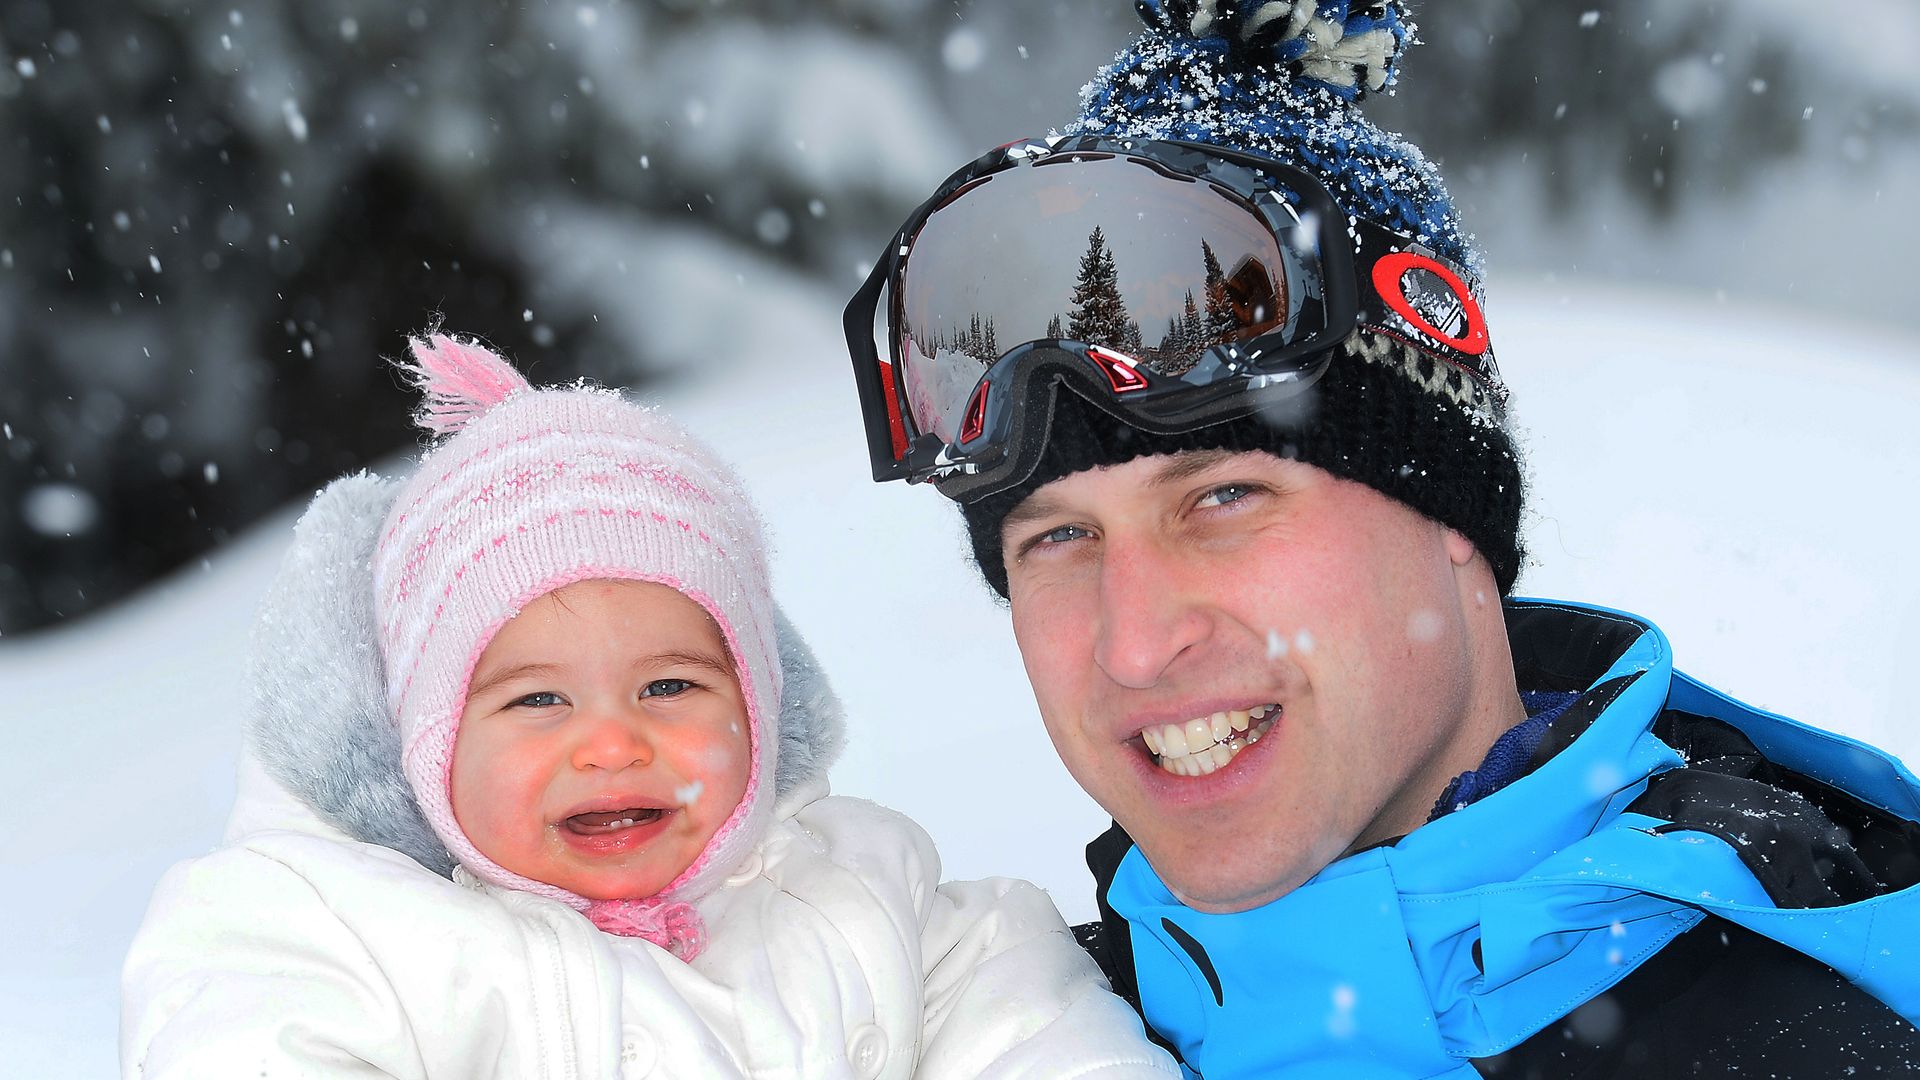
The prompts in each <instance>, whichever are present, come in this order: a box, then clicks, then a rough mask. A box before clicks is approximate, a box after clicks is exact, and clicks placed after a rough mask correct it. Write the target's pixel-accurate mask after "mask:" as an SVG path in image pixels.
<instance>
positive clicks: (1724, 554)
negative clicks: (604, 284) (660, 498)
mask: <svg viewBox="0 0 1920 1080" xmlns="http://www.w3.org/2000/svg"><path fill="white" fill-rule="evenodd" d="M761 273H762V275H763V276H764V275H765V274H766V273H768V272H766V271H762V272H761ZM741 287H743V288H751V289H753V290H755V293H754V295H755V296H756V297H758V298H759V299H758V300H757V301H756V303H755V304H754V305H751V306H746V305H743V306H740V307H738V308H735V309H734V310H741V311H754V312H757V313H758V317H757V318H756V319H754V320H753V321H752V322H751V324H749V325H743V326H738V327H734V328H733V334H734V337H733V345H734V347H735V348H736V349H737V350H738V351H737V352H734V353H733V354H731V355H728V356H726V357H722V358H714V359H713V360H711V361H710V362H709V363H708V364H706V365H705V367H706V370H707V374H705V375H703V376H700V377H689V378H688V379H686V380H685V381H683V382H681V383H679V384H677V385H676V387H675V389H674V390H673V391H672V392H671V393H670V394H669V395H667V396H666V397H665V398H664V400H665V401H666V402H667V404H668V405H669V406H671V407H672V408H673V409H674V410H675V411H676V412H677V413H679V414H680V415H681V416H682V417H683V418H684V419H686V420H687V421H688V422H690V423H691V424H692V425H693V426H694V427H695V428H696V429H697V430H699V431H701V432H703V433H705V434H706V435H707V436H708V437H710V438H711V439H713V440H714V441H716V442H717V443H719V444H720V446H721V447H722V449H723V452H724V453H725V454H726V455H727V456H729V457H731V458H732V459H733V460H734V461H735V462H736V463H737V464H738V465H739V466H740V467H741V469H742V470H743V471H744V472H745V474H746V476H747V477H748V480H749V483H750V484H751V486H752V487H753V489H754V491H755V493H756V494H757V495H758V496H759V497H760V499H761V500H762V503H763V507H764V510H765V512H766V515H767V517H768V519H769V520H770V521H771V523H772V525H773V528H774V531H775V534H776V537H777V543H778V554H777V569H776V573H777V576H778V584H779V588H780V590H781V593H782V595H783V598H784V602H785V604H786V605H787V607H788V609H789V611H790V612H791V613H792V614H793V616H794V618H795V620H796V621H797V622H798V623H799V624H800V626H801V627H802V628H803V629H804V630H805V631H806V632H807V633H808V634H809V635H810V637H811V639H812V641H813V643H814V646H815V648H816V649H817V650H818V652H819V653H820V655H821V658H822V659H823V661H824V662H825V663H826V665H827V667H828V669H829V671H830V672H831V673H832V674H833V676H834V678H835V680H836V682H837V684H838V687H839V689H840V691H841V694H842V695H843V696H844V697H845V698H846V700H847V702H848V704H849V707H850V714H851V719H852V729H853V731H852V736H853V737H852V744H851V746H850V748H849V750H848V752H847V755H846V757H845V759H844V760H843V762H842V763H841V765H840V767H839V768H838V769H837V770H836V773H835V777H836V787H837V789H838V790H840V791H842V792H845V793H851V794H858V795H863V796H868V797H871V798H874V799H877V800H879V801H881V802H884V803H888V804H890V805H893V806H896V807H899V808H900V809H902V810H905V811H907V812H908V813H910V814H912V815H913V816H914V817H916V818H918V819H919V820H920V821H921V822H922V823H924V824H925V825H926V826H927V827H928V828H929V830H930V831H931V832H932V833H933V835H934V836H935V838H936V839H938V840H939V841H940V842H941V846H942V851H943V853H944V855H945V858H946V865H947V871H948V873H949V875H950V876H955V877H973V876H981V875H987V874H1014V875H1020V876H1025V877H1029V878H1032V879H1034V880H1036V881H1038V882H1040V883H1041V884H1042V885H1044V886H1046V887H1047V888H1048V889H1049V890H1050V891H1051V892H1052V893H1053V895H1054V897H1055V899H1056V900H1057V901H1058V902H1059V903H1060V905H1061V907H1062V908H1063V909H1064V910H1065V912H1066V913H1067V915H1068V916H1069V917H1070V918H1073V919H1083V918H1085V917H1087V916H1088V915H1089V914H1090V913H1091V910H1092V904H1091V900H1090V898H1089V896H1088V892H1087V889H1088V885H1087V879H1086V874H1085V871H1084V869H1083V867H1082V863H1081V858H1080V845H1081V843H1082V842H1083V841H1084V840H1085V839H1087V838H1088V837H1090V836H1091V835H1093V834H1094V833H1095V832H1096V831H1097V830H1098V829H1099V828H1100V827H1101V826H1102V825H1103V824H1104V819H1103V818H1102V816H1101V814H1100V813H1099V811H1098V810H1097V808H1095V807H1094V806H1093V805H1092V804H1091V803H1090V802H1089V801H1088V800H1087V799H1086V798H1085V797H1084V796H1083V795H1081V794H1080V792H1079V791H1078V790H1077V789H1076V788H1075V787H1074V786H1073V784H1072V782H1071V781H1070V780H1069V778H1068V777H1067V775H1066V773H1065V772H1064V770H1063V769H1062V768H1061V767H1060V765H1059V764H1058V762H1057V760H1056V759H1055V758H1054V756H1053V753H1052V750H1051V748H1050V747H1049V745H1048V744H1047V741H1046V739H1045V736H1044V733H1043V732H1042V731H1041V728H1040V725H1039V722H1038V720H1037V719H1036V718H1035V716H1034V711H1033V706H1032V701H1031V698H1030V696H1029V694H1028V691H1027V688H1026V684H1025V682H1024V679H1023V677H1022V674H1021V668H1020V663H1019V657H1018V655H1017V654H1016V653H1015V651H1014V648H1013V644H1012V640H1011V636H1010V634H1009V632H1008V628H1007V616H1006V613H1005V611H1004V609H1002V608H1000V607H998V606H996V604H995V603H993V602H992V599H991V596H990V594H989V593H987V591H986V590H985V588H984V586H981V585H979V584H978V582H977V580H976V579H975V578H974V577H973V575H972V572H971V570H970V569H969V568H968V566H967V565H966V564H965V562H964V543H963V540H962V537H961V533H960V530H959V528H958V524H957V517H956V515H955V514H954V512H953V510H952V509H951V508H950V507H949V506H948V505H947V504H946V503H945V502H944V501H943V500H941V499H940V498H939V497H938V496H936V495H935V494H933V493H932V492H931V491H927V490H919V489H907V488H905V487H904V486H901V485H889V486H886V487H881V486H877V485H874V484H871V483H868V482H867V480H866V478H865V477H866V462H865V457H864V449H863V443H862V441H861V437H860V434H859V429H858V426H857V423H856V410H855V407H854V402H853V394H852V389H851V384H850V381H849V378H848V376H847V373H846V361H845V359H844V352H843V350H842V347H841V345H840V343H839V341H838V338H837V332H838V307H839V304H840V302H841V300H842V297H841V295H840V294H839V291H838V290H837V289H827V288H823V287H821V286H818V285H815V284H812V283H809V282H803V281H799V280H754V279H750V280H749V281H747V282H744V283H742V286H741ZM1492 292H1493V295H1494V297H1495V298H1496V306H1495V307H1494V308H1493V309H1492V311H1491V313H1490V314H1491V317H1492V320H1493V325H1494V328H1495V331H1494V332H1495V339H1494V340H1495V343H1496V346H1497V348H1498V349H1499V353H1500V356H1501V359H1502V362H1503V366H1504V369H1505V373H1506V375H1507V377H1508V379H1509V381H1510V382H1511V384H1512V386H1513V390H1514V401H1515V408H1516V415H1517V419H1518V422H1519V424H1520V425H1521V428H1522V438H1523V439H1524V441H1525V445H1526V446H1527V447H1528V449H1529V451H1530V453H1531V458H1532V474H1533V484H1534V486H1533V497H1532V503H1531V507H1532V509H1531V513H1530V516H1529V521H1528V529H1527V534H1528V539H1529V544H1530V547H1531V549H1532V554H1533V559H1534V561H1533V563H1532V564H1531V565H1529V567H1528V568H1527V570H1526V571H1525V573H1524V575H1523V576H1522V579H1521V591H1522V592H1523V593H1528V594H1536V595H1562V596H1569V597H1576V598H1582V599H1588V600H1593V601H1598V602H1603V603H1608V604H1611V605H1612V606H1615V607H1621V608H1625V609H1627V610H1631V611H1637V612H1640V613H1642V614H1645V615H1648V616H1650V617H1652V618H1653V619H1655V620H1656V621H1657V622H1659V623H1661V624H1662V625H1664V626H1665V627H1666V629H1667V630H1668V631H1669V633H1670V634H1671V635H1672V637H1673V639H1674V642H1675V649H1676V653H1677V655H1678V658H1679V662H1680V664H1681V666H1682V667H1684V668H1686V669H1687V670H1690V671H1692V672H1693V673H1695V674H1697V675H1700V676H1702V677H1704V678H1706V679H1707V680H1708V681H1710V682H1713V683H1717V684H1719V685H1722V686H1726V687H1728V688H1731V689H1732V690H1734V691H1735V692H1736V693H1738V694H1739V695H1740V696H1743V697H1744V698H1746V699H1747V700H1750V701H1753V702H1755V703H1758V704H1761V705H1765V706H1768V707H1771V708H1775V709H1777V710H1780V711H1783V712H1787V713H1791V714H1795V715H1798V716H1801V717H1802V718H1805V719H1808V720H1811V721H1813V722H1817V723H1820V724H1824V725H1827V726H1830V727H1833V728H1836V729H1839V730H1842V731H1845V732H1848V733H1850V734H1853V735H1856V736H1859V737H1861V738H1864V739H1868V740H1870V741H1875V742H1879V743H1881V744H1884V745H1887V746H1889V747H1891V748H1892V749H1894V750H1895V751H1896V752H1899V753H1901V754H1903V755H1904V756H1906V757H1907V758H1908V759H1909V760H1912V759H1915V758H1920V731H1916V729H1915V728H1913V727H1912V726H1911V725H1901V724H1899V723H1898V722H1897V720H1896V717H1898V716H1899V715H1901V714H1900V713H1899V712H1898V711H1897V710H1896V696H1895V695H1896V685H1897V683H1896V678H1897V675H1896V673H1897V672H1898V671H1900V670H1905V668H1904V664H1901V663H1899V662H1898V661H1897V658H1898V657H1900V656H1912V655H1914V654H1915V653H1916V652H1920V571H1916V569H1915V568H1914V566H1913V564H1912V562H1911V561H1910V558H1909V551H1908V544H1909V541H1910V538H1911V537H1913V536H1914V535H1915V534H1916V531H1917V530H1916V526H1920V510H1916V509H1915V507H1914V501H1913V492H1914V491H1915V490H1916V486H1917V485H1916V480H1920V425H1916V424H1915V423H1914V420H1913V417H1912V413H1913V412H1914V410H1915V408H1916V406H1920V347H1916V345H1915V344H1914V343H1913V342H1912V341H1911V340H1910V339H1907V338H1902V337H1896V336H1895V335H1894V334H1893V333H1892V332H1891V331H1890V330H1886V331H1882V330H1875V329H1872V328H1857V327H1851V326H1843V325H1836V324H1835V322H1834V320H1833V319H1831V318H1830V317H1829V318H1824V319H1822V320H1819V321H1814V320H1810V319H1808V318H1807V317H1805V316H1796V315H1795V314H1794V313H1793V312H1790V311H1777V310H1760V309H1750V308H1742V307H1738V306H1734V305H1731V304H1727V303H1722V302H1718V301H1715V300H1712V299H1710V298H1692V297H1688V296H1685V295H1676V294H1675V293H1673V292H1672V291H1670V290H1661V291H1658V292H1656V291H1653V290H1647V291H1629V290H1624V289H1620V288H1615V287H1600V286H1595V285H1591V284H1587V283H1581V282H1568V281H1562V282H1559V283H1544V282H1525V281H1515V280H1507V281H1495V282H1494V283H1493V286H1492ZM681 314H683V313H681ZM659 317H661V318H667V319H675V318H678V317H679V314H676V313H671V312H668V313H660V315H659ZM453 329H456V330H457V329H459V328H458V327H455V328H453ZM294 512H295V510H294V509H293V508H289V510H288V512H287V513H286V514H285V515H282V516H281V517H279V518H278V519H276V520H271V521H268V522H267V523H265V524H264V525H262V526H261V527H260V528H259V529H257V530H256V531H255V532H253V533H252V534H250V535H248V536H246V537H244V538H243V539H241V540H240V541H238V542H236V543H234V544H233V545H231V546H230V547H228V548H226V549H225V550H223V551H221V552H220V553H218V554H217V555H216V556H215V557H214V558H213V559H212V560H211V562H210V565H209V566H207V567H205V568H201V569H195V570H190V571H188V572H186V573H183V574H181V575H179V576H178V577H176V578H174V579H173V580H171V581H169V582H166V583H164V584H163V585H161V586H159V587H157V588H154V589H152V590H150V591H149V592H148V593H147V594H145V595H144V596H142V597H140V598H138V599H137V600H135V601H133V602H131V603H129V604H126V605H124V606H122V607H120V608H118V609H116V610H113V611H110V612H108V613H106V614H104V615H101V616H99V617H96V618H93V619H90V620H88V621H86V622H84V623H81V624H80V625H77V626H74V627H72V628H69V629H65V630H60V631H56V632H52V633H47V634H43V635H40V636H38V637H35V638H33V639H30V640H26V641H20V642H8V643H4V644H0V688H4V689H3V690H0V725H3V727H0V730H3V731H4V734H5V736H6V740H7V749H6V751H5V753H4V754H0V792H4V797H3V798H0V867H4V870H5V873H6V879H7V888H6V889H5V890H4V892H0V945H3V947H0V957H3V959H0V1047H4V1048H5V1060H6V1065H5V1068H4V1071H5V1072H6V1073H7V1074H8V1075H17V1076H32V1077H63V1076H74V1077H81V1076H89V1077H91V1076H103V1075H109V1074H110V1073H111V1072H112V1071H113V1068H114V1064H113V1062H114V1059H115V1023H116V1020H115V1018H116V1014H117V1007H118V1006H117V987H116V977H117V971H118V967H119V963H120V959H121V956H122V954H123V953H124V951H125V949H126V945H127V942H128V940H129V939H130V938H131V936H132V934H133V932H134V929H135V928H136V926H137V925H138V922H139V918H140V914H141V912H142V910H143V908H144V905H145V902H146V896H147V893H148V890H149V889H150V888H151V886H152V884H153V882H154V880H155V879H156V878H157V877H158V876H159V875H160V873H161V871H162V870H163V869H164V868H165V867H166V866H167V865H169V864H170V863H172V862H174V861H175V860H178V859H180V858H184V857H187V856H191V855H194V854H197V853H200V852H203V851H206V850H207V849H208V848H209V847H210V846H211V845H213V844H214V843H215V842H216V840H217V838H218V836H219V834H220V829H221V823H222V820H223V818H224V815H225V811H226V808H227V805H228V803H229V801H230V800H231V797H232V790H233V770H234V763H235V755H236V750H237V748H238V743H239V727H240V715H239V712H238V710H239V708H240V707H241V702H242V695H241V689H240V684H239V674H238V673H239V668H240V664H241V656H242V653H243V650H244V647H245V640H246V632H247V625H248V622H249V619H250V617H251V615H252V609H253V606H254V604H255V602H256V601H257V599H258V597H259V595H260V593H261V592H262V590H263V589H264V587H265V584H266V581H267V580H268V578H269V576H270V575H271V574H272V572H273V569H274V566H275V564H276V561H277V559H278V557H279V553H280V550H281V548H282V545H283V544H284V541H285V539H286V537H287V534H288V527H289V525H290V524H291V521H292V517H293V514H294Z"/></svg>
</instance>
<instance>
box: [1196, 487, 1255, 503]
mask: <svg viewBox="0 0 1920 1080" xmlns="http://www.w3.org/2000/svg"><path fill="white" fill-rule="evenodd" d="M1256 490H1258V489H1256V488H1255V487H1254V486H1253V485H1252V484H1221V485H1220V486H1219V487H1216V488H1214V489H1212V490H1211V491H1208V492H1207V493H1206V494H1205V495H1202V496H1200V501H1198V502H1196V503H1194V508H1195V509H1201V508H1204V507H1210V506H1225V505H1227V504H1228V503H1235V502H1239V501H1240V500H1241V499H1244V498H1246V497H1247V496H1249V495H1251V494H1253V493H1254V492H1255V491H1256Z"/></svg>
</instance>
